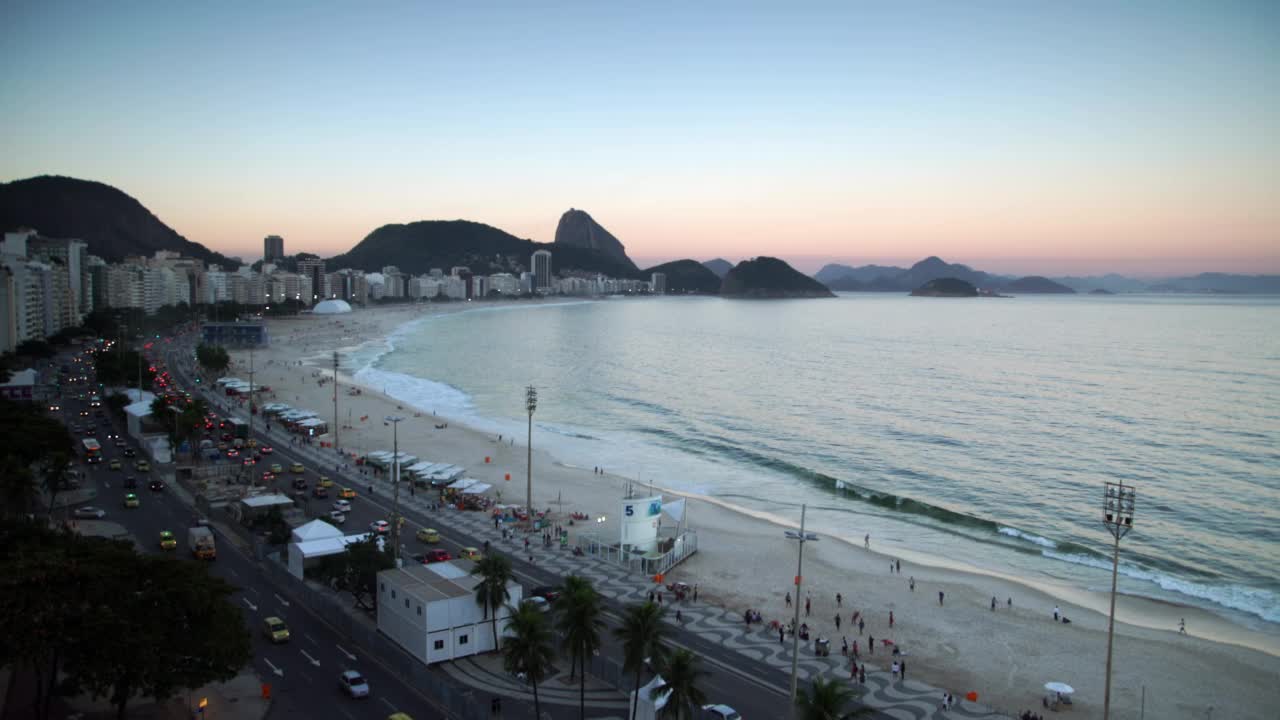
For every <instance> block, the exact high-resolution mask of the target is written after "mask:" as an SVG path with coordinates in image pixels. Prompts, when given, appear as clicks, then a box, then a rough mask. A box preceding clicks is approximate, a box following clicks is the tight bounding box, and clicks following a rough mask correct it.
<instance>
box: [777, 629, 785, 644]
mask: <svg viewBox="0 0 1280 720" xmlns="http://www.w3.org/2000/svg"><path fill="white" fill-rule="evenodd" d="M785 642H786V640H785V639H784V638H783V634H782V626H781V625H779V626H778V644H779V645H782V644H783V643H785Z"/></svg>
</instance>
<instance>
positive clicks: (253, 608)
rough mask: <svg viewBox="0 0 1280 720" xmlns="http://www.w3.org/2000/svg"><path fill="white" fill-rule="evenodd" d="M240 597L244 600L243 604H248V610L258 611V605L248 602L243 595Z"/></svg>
mask: <svg viewBox="0 0 1280 720" xmlns="http://www.w3.org/2000/svg"><path fill="white" fill-rule="evenodd" d="M240 599H241V600H243V601H244V604H245V605H248V606H249V609H250V610H252V611H254V612H258V606H257V605H254V604H253V603H251V602H249V598H247V597H244V596H241V597H240Z"/></svg>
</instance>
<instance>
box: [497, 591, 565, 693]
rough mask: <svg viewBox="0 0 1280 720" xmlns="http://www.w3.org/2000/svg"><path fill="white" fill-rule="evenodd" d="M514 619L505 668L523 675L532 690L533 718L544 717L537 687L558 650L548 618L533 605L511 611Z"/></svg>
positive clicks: (504, 654) (509, 624) (509, 627)
mask: <svg viewBox="0 0 1280 720" xmlns="http://www.w3.org/2000/svg"><path fill="white" fill-rule="evenodd" d="M508 609H509V610H510V613H511V617H509V618H507V632H508V633H510V636H509V637H508V638H507V644H506V646H505V647H504V648H503V649H502V659H503V667H504V668H506V670H507V672H509V673H516V674H521V673H523V674H524V677H525V680H527V681H528V682H529V684H530V685H532V686H533V715H534V717H538V718H540V717H542V704H541V702H540V701H539V699H538V683H540V682H542V681H543V680H544V679H545V678H546V676H547V671H548V670H549V669H550V668H551V663H552V661H553V660H555V649H554V647H553V645H552V640H551V628H550V627H548V625H547V616H546V615H545V614H543V612H542V610H540V609H539V608H538V606H536V605H534V604H533V603H529V602H524V603H520V607H510V606H508Z"/></svg>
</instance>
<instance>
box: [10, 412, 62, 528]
mask: <svg viewBox="0 0 1280 720" xmlns="http://www.w3.org/2000/svg"><path fill="white" fill-rule="evenodd" d="M0 438H4V442H3V443H0V471H2V472H0V497H3V499H4V501H5V512H6V514H12V515H22V514H26V513H29V512H31V511H32V510H33V508H34V507H35V505H36V501H37V500H38V499H39V496H40V489H41V487H42V486H44V484H45V477H44V473H43V472H41V473H39V474H37V472H36V471H35V469H34V466H36V465H39V466H40V467H41V468H46V467H48V463H49V461H50V459H51V458H52V457H54V456H55V455H58V456H61V457H62V458H63V459H62V467H63V469H64V470H65V467H66V463H67V459H68V458H70V457H71V452H72V450H71V448H72V442H71V434H70V433H68V432H67V427H66V426H65V425H63V424H62V423H60V422H58V421H57V420H55V419H53V418H51V417H49V416H48V415H45V414H44V413H43V412H40V411H39V410H38V409H37V408H36V407H35V406H33V405H31V404H29V403H17V402H13V401H11V400H4V399H0Z"/></svg>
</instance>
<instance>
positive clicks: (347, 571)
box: [313, 536, 395, 610]
mask: <svg viewBox="0 0 1280 720" xmlns="http://www.w3.org/2000/svg"><path fill="white" fill-rule="evenodd" d="M393 567H395V561H394V560H393V559H392V558H391V553H388V552H383V551H382V549H381V548H379V547H378V538H376V537H373V536H369V537H366V538H365V539H363V540H359V541H356V542H353V543H350V544H348V545H347V549H346V552H343V553H339V554H337V555H329V556H327V557H324V558H322V559H321V561H320V564H319V565H317V566H316V569H315V570H314V571H313V577H315V579H316V580H317V581H318V582H321V583H324V584H325V585H328V586H329V587H331V588H333V589H334V590H337V591H339V592H349V593H351V596H352V597H353V598H354V599H355V606H356V607H358V608H361V609H364V610H373V609H375V608H376V607H377V606H378V573H379V572H380V571H382V570H389V569H391V568H393Z"/></svg>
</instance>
